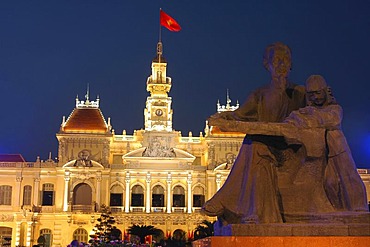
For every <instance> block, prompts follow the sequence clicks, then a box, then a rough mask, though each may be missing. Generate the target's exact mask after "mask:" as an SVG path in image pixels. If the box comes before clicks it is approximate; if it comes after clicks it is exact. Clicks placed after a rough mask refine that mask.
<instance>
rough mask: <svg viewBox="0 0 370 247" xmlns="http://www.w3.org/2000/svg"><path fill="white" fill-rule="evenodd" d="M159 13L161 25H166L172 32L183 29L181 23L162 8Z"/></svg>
mask: <svg viewBox="0 0 370 247" xmlns="http://www.w3.org/2000/svg"><path fill="white" fill-rule="evenodd" d="M159 13H160V14H159V19H160V24H161V26H164V27H165V28H167V29H168V30H170V31H172V32H178V31H180V30H181V27H180V25H179V23H177V21H176V20H175V19H173V18H172V17H171V16H169V15H168V14H166V13H165V12H164V11H163V10H160V11H159Z"/></svg>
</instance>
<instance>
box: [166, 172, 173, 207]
mask: <svg viewBox="0 0 370 247" xmlns="http://www.w3.org/2000/svg"><path fill="white" fill-rule="evenodd" d="M171 184H172V174H171V173H170V172H169V173H168V175H167V213H169V214H170V213H171Z"/></svg>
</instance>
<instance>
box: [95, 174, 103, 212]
mask: <svg viewBox="0 0 370 247" xmlns="http://www.w3.org/2000/svg"><path fill="white" fill-rule="evenodd" d="M101 179H102V178H101V172H100V171H98V172H97V173H96V203H97V208H96V210H99V209H100V203H101V202H100V187H101Z"/></svg>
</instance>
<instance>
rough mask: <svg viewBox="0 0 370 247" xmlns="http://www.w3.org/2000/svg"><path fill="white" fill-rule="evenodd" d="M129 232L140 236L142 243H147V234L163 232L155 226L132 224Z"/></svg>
mask: <svg viewBox="0 0 370 247" xmlns="http://www.w3.org/2000/svg"><path fill="white" fill-rule="evenodd" d="M128 233H130V234H131V235H136V236H138V237H139V238H140V243H145V237H146V236H148V235H154V236H158V235H159V234H161V230H159V229H157V228H155V227H154V226H146V225H142V226H140V225H132V226H130V227H129V228H128Z"/></svg>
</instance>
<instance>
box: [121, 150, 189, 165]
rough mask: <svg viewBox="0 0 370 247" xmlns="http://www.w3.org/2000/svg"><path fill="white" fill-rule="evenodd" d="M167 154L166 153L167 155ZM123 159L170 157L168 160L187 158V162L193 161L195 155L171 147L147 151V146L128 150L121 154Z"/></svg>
mask: <svg viewBox="0 0 370 247" xmlns="http://www.w3.org/2000/svg"><path fill="white" fill-rule="evenodd" d="M167 154H168V155H167ZM123 159H124V160H132V159H156V160H158V159H170V160H176V159H181V160H183V159H188V160H189V162H193V161H194V160H195V156H194V155H192V154H190V153H188V152H186V151H184V150H181V149H177V148H171V149H168V150H167V149H166V150H164V149H163V150H156V151H155V150H151V151H150V152H149V151H148V148H147V147H142V148H139V149H136V150H134V151H132V152H129V153H127V154H125V155H123Z"/></svg>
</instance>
